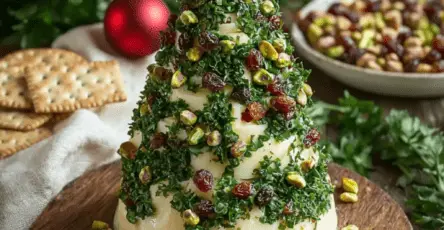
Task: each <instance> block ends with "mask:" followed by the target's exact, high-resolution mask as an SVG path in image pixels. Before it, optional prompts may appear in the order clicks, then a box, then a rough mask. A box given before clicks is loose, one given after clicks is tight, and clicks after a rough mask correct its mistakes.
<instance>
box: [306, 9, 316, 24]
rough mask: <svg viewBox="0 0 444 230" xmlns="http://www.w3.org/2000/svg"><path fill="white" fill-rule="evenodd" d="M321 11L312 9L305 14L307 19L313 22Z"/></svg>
mask: <svg viewBox="0 0 444 230" xmlns="http://www.w3.org/2000/svg"><path fill="white" fill-rule="evenodd" d="M318 15H319V13H318V12H316V11H310V13H308V14H307V16H305V18H304V19H305V20H307V21H308V22H310V23H312V22H313V21H314V20H315V19H316V17H318Z"/></svg>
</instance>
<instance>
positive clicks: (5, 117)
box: [0, 110, 52, 131]
mask: <svg viewBox="0 0 444 230" xmlns="http://www.w3.org/2000/svg"><path fill="white" fill-rule="evenodd" d="M51 118H52V114H37V113H33V112H17V111H9V110H0V128H4V129H14V130H20V131H29V130H34V129H36V128H38V127H40V126H42V125H44V124H45V123H46V122H48V121H49V120H50V119H51Z"/></svg>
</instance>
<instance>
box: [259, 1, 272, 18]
mask: <svg viewBox="0 0 444 230" xmlns="http://www.w3.org/2000/svg"><path fill="white" fill-rule="evenodd" d="M259 8H260V10H261V13H262V14H264V15H267V16H269V15H271V14H274V13H275V12H276V7H275V6H274V4H273V2H272V1H270V0H265V1H263V2H262V4H261V5H260V7H259Z"/></svg>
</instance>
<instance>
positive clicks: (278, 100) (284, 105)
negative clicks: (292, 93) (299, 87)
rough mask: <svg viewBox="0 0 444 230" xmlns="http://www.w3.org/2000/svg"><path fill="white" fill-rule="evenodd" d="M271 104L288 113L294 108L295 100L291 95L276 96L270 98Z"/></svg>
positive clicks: (276, 108)
mask: <svg viewBox="0 0 444 230" xmlns="http://www.w3.org/2000/svg"><path fill="white" fill-rule="evenodd" d="M271 106H272V107H273V108H274V109H275V110H277V111H279V112H281V113H289V112H291V111H293V110H294V108H295V106H296V101H295V100H294V99H293V98H291V97H287V96H278V97H274V98H272V99H271Z"/></svg>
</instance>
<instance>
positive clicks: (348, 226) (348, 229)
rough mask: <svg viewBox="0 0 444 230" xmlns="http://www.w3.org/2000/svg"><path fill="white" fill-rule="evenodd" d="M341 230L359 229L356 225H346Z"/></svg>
mask: <svg viewBox="0 0 444 230" xmlns="http://www.w3.org/2000/svg"><path fill="white" fill-rule="evenodd" d="M341 230H359V228H358V226H356V225H353V224H350V225H347V226H345V227H343V228H341Z"/></svg>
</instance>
